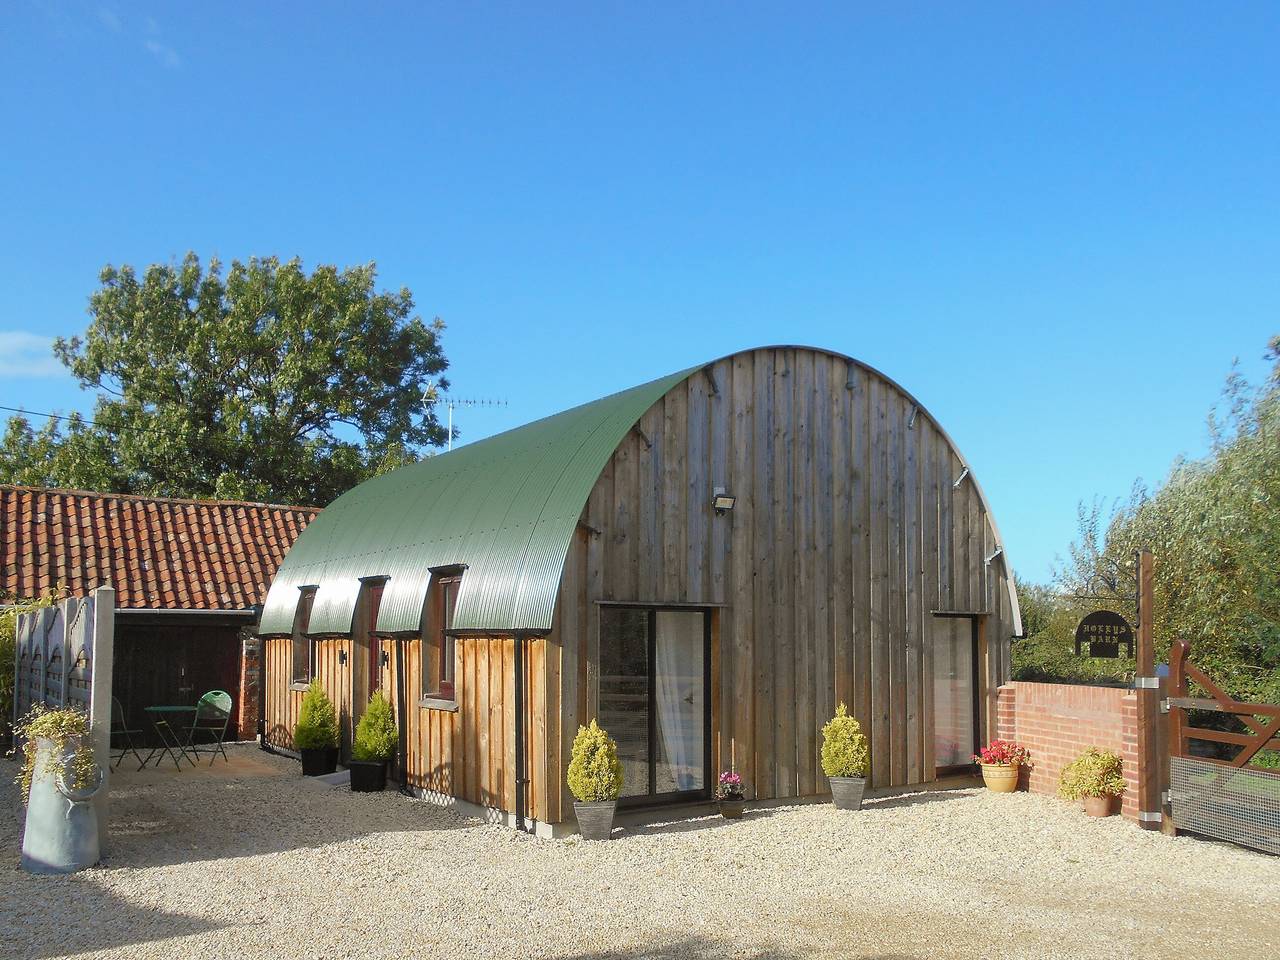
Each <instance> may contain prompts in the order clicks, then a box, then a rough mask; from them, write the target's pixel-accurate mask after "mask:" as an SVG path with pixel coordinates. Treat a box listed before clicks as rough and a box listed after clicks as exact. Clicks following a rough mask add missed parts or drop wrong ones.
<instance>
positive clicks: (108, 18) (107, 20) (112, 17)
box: [98, 7, 124, 33]
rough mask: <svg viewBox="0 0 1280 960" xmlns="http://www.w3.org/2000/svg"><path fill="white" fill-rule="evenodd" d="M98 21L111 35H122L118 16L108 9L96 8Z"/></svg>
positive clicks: (122, 26)
mask: <svg viewBox="0 0 1280 960" xmlns="http://www.w3.org/2000/svg"><path fill="white" fill-rule="evenodd" d="M98 19H99V20H101V21H102V25H103V26H104V27H106V28H107V29H108V30H110V31H111V32H112V33H122V32H123V31H124V24H123V23H121V22H120V16H119V14H117V13H116V12H115V11H114V10H112V9H111V8H110V7H99V8H98Z"/></svg>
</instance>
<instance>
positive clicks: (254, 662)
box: [236, 630, 262, 740]
mask: <svg viewBox="0 0 1280 960" xmlns="http://www.w3.org/2000/svg"><path fill="white" fill-rule="evenodd" d="M261 683H262V639H261V638H260V637H257V636H255V635H254V634H252V633H250V632H249V631H247V630H242V631H241V632H240V728H239V730H238V731H237V736H236V739H237V740H253V739H255V738H256V737H257V736H258V694H259V688H260V685H261Z"/></svg>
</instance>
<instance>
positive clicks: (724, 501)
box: [711, 487, 738, 517]
mask: <svg viewBox="0 0 1280 960" xmlns="http://www.w3.org/2000/svg"><path fill="white" fill-rule="evenodd" d="M737 502H738V498H737V497H731V496H729V494H728V493H726V492H725V489H724V487H716V488H715V490H713V491H712V493H711V506H712V507H713V508H714V509H715V511H716V515H717V516H720V517H723V516H724V515H725V514H726V513H728V512H729V511H730V510H732V509H733V505H734V504H735V503H737Z"/></svg>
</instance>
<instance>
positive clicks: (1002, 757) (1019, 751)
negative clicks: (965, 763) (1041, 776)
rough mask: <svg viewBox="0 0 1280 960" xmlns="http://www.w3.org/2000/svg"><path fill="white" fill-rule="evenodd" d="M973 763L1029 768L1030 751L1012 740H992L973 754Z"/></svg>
mask: <svg viewBox="0 0 1280 960" xmlns="http://www.w3.org/2000/svg"><path fill="white" fill-rule="evenodd" d="M973 762H974V763H985V764H988V765H990V766H996V767H1026V768H1027V769H1028V770H1029V769H1031V767H1032V763H1031V751H1029V750H1028V749H1027V748H1026V747H1024V746H1023V745H1022V744H1020V743H1014V742H1013V741H1012V740H992V741H991V742H990V743H989V744H987V745H986V746H985V747H983V748H982V750H981V751H980V752H978V753H975V754H974V755H973Z"/></svg>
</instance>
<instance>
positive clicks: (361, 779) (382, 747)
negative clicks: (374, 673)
mask: <svg viewBox="0 0 1280 960" xmlns="http://www.w3.org/2000/svg"><path fill="white" fill-rule="evenodd" d="M399 743H400V735H399V731H398V730H397V729H396V721H395V716H394V715H393V714H392V712H391V704H390V703H389V702H388V701H387V698H386V697H384V696H383V695H382V691H381V690H375V691H374V694H373V696H372V697H370V698H369V705H368V706H367V707H365V711H364V716H363V717H361V718H360V722H359V723H357V724H356V737H355V741H354V742H353V743H352V744H351V763H350V764H349V767H350V770H351V789H352V790H354V791H356V792H357V793H376V792H378V791H379V790H382V789H384V788H385V787H386V785H387V761H388V760H390V759H391V758H392V757H393V756H395V752H396V747H397V746H399Z"/></svg>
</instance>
